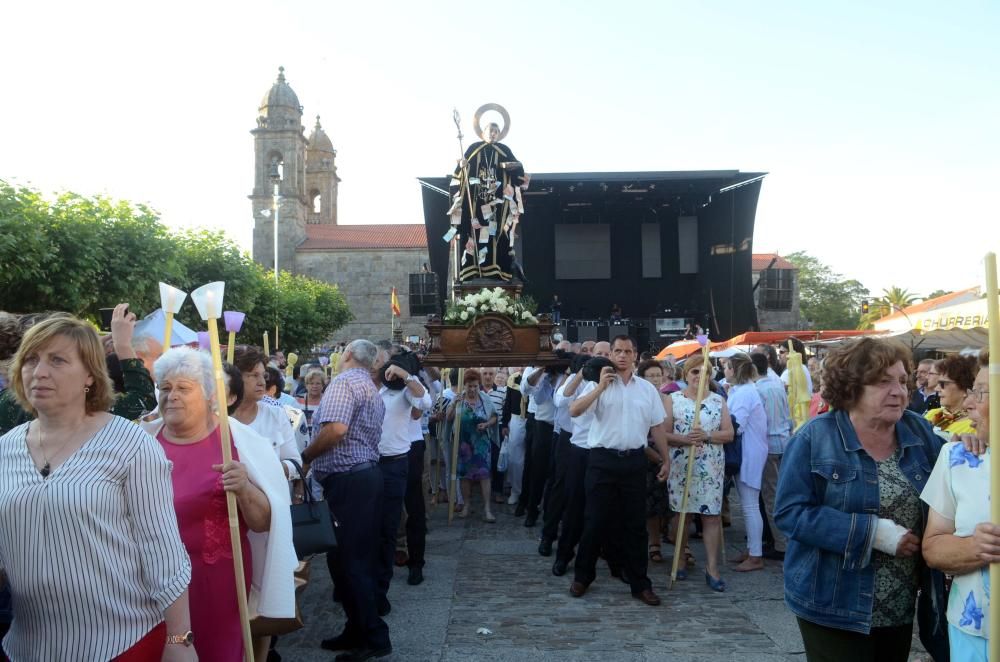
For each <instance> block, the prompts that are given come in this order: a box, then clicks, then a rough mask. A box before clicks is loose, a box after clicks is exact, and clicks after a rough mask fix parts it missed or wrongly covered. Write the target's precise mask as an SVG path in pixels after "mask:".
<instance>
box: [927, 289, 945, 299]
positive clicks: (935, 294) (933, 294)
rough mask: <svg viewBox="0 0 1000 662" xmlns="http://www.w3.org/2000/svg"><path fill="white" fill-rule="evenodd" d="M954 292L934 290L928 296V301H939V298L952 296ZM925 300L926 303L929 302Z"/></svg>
mask: <svg viewBox="0 0 1000 662" xmlns="http://www.w3.org/2000/svg"><path fill="white" fill-rule="evenodd" d="M951 292H952V290H934V291H933V292H931V293H930V294H928V295H927V299H937V298H938V297H943V296H944V295H946V294H951ZM927 299H925V301H926V300H927Z"/></svg>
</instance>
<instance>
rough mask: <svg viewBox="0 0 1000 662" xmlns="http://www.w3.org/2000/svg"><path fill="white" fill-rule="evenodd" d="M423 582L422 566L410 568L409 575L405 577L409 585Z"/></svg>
mask: <svg viewBox="0 0 1000 662" xmlns="http://www.w3.org/2000/svg"><path fill="white" fill-rule="evenodd" d="M423 582H424V570H423V568H410V576H409V577H407V578H406V583H407V584H409V585H410V586H417V585H419V584H422V583H423Z"/></svg>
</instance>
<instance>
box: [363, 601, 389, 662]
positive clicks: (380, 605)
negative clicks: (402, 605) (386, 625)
mask: <svg viewBox="0 0 1000 662" xmlns="http://www.w3.org/2000/svg"><path fill="white" fill-rule="evenodd" d="M375 603H376V609H377V610H378V615H379V616H387V615H388V614H389V612H390V611H392V605H391V604H389V599H388V598H375ZM365 659H366V660H367V659H368V658H365Z"/></svg>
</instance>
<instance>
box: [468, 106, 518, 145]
mask: <svg viewBox="0 0 1000 662" xmlns="http://www.w3.org/2000/svg"><path fill="white" fill-rule="evenodd" d="M491 110H493V111H496V112H498V113H500V116H501V117H503V127H502V128H501V129H500V137H499V138H497V140H503V139H504V138H506V137H507V132H508V131H510V115H509V114H508V113H507V109H506V108H504V107H503V106H501V105H500V104H498V103H484V104H483V105H482V106H480V107H479V108H478V109H477V110H476V114H475V115H473V116H472V128H473V129H475V131H476V137H478V138H482V136H483V129H482V128H481V127H480V126H479V120H481V119H482V117H483V115H484V114H486V113H487V112H489V111H491Z"/></svg>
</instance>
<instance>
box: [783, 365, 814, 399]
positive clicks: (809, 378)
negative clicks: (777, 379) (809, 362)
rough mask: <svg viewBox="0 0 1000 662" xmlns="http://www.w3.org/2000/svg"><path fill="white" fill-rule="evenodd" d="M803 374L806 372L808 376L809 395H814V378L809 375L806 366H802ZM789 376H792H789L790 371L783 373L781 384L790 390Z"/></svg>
mask: <svg viewBox="0 0 1000 662" xmlns="http://www.w3.org/2000/svg"><path fill="white" fill-rule="evenodd" d="M802 372H804V373H805V375H806V389H807V391H808V392H809V393H812V392H813V378H812V375H810V374H809V368H807V367H805V366H802ZM789 376H790V374H789V371H788V370H786V371H784V372H783V373H781V383H782V384H784V385H785V388H788V378H789Z"/></svg>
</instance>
